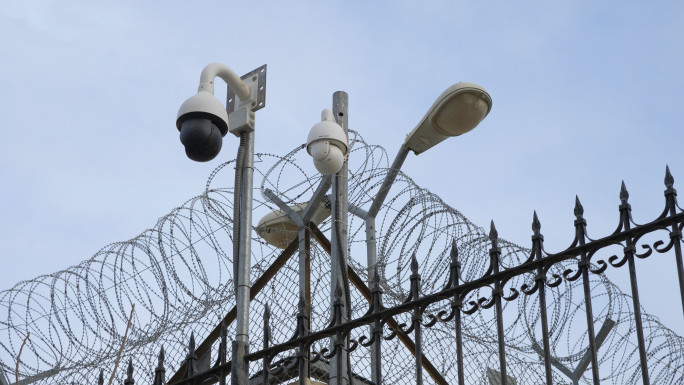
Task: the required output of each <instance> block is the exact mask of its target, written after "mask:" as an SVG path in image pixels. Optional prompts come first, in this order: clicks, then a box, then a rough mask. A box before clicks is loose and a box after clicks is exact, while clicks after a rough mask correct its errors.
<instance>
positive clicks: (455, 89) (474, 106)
mask: <svg viewBox="0 0 684 385" xmlns="http://www.w3.org/2000/svg"><path fill="white" fill-rule="evenodd" d="M491 109H492V98H491V97H490V96H489V94H488V93H487V91H485V89H484V88H482V87H480V86H478V85H477V84H473V83H456V84H454V85H453V86H451V87H449V88H447V90H446V91H444V92H442V94H441V95H439V97H438V98H437V100H436V101H435V103H434V104H433V105H432V107H430V109H429V110H428V112H427V114H425V116H424V117H423V120H421V121H420V123H418V126H416V128H414V129H413V131H411V133H410V134H408V135H407V137H406V141H405V142H404V146H406V147H407V148H408V149H410V150H413V152H415V153H416V154H420V153H421V152H424V151H426V150H428V149H429V148H431V147H433V146H434V145H436V144H437V143H439V142H441V141H443V140H444V139H446V138H448V137H450V136H458V135H462V134H465V133H466V132H468V131H470V130H472V129H473V128H475V127H476V126H477V125H478V124H479V123H480V122H481V121H482V119H484V118H485V116H487V114H488V113H489V111H490V110H491Z"/></svg>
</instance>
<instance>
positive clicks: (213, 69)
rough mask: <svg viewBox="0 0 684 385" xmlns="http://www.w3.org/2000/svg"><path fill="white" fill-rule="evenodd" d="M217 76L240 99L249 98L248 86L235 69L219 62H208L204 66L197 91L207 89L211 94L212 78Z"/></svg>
mask: <svg viewBox="0 0 684 385" xmlns="http://www.w3.org/2000/svg"><path fill="white" fill-rule="evenodd" d="M217 76H218V77H220V78H221V79H223V80H224V81H225V82H226V84H228V87H230V89H231V90H233V92H235V95H236V96H237V97H238V98H240V100H247V99H249V94H250V90H249V87H247V85H246V84H245V82H243V81H242V79H240V77H239V76H238V75H237V74H236V73H235V71H233V70H232V69H230V67H228V66H227V65H225V64H221V63H210V64H208V65H207V66H206V67H204V69H203V70H202V74H201V75H200V85H199V87H198V89H197V91H209V92H211V93H212V94H213V93H214V79H215V78H216V77H217Z"/></svg>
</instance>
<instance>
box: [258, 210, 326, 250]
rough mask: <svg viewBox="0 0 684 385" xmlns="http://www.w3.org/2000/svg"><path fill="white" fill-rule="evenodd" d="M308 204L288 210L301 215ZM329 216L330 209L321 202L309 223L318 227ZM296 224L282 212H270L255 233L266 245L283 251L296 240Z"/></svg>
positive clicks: (262, 219) (260, 222)
mask: <svg viewBox="0 0 684 385" xmlns="http://www.w3.org/2000/svg"><path fill="white" fill-rule="evenodd" d="M307 204H308V203H302V204H298V205H295V206H291V207H290V208H291V209H292V210H293V211H294V212H295V213H297V215H301V214H302V213H303V212H304V209H306V205H307ZM329 216H330V208H329V207H326V205H325V204H324V203H323V202H321V203H320V204H319V206H318V207H317V208H316V211H314V213H313V215H312V216H311V222H313V223H314V224H315V225H316V226H318V225H320V224H321V223H322V222H323V221H324V220H325V219H326V218H328V217H329ZM297 230H298V226H297V224H296V223H295V222H294V221H293V220H292V219H290V217H288V216H287V214H286V213H285V212H284V211H282V210H276V211H271V212H270V213H268V214H266V215H264V217H263V218H261V220H260V221H259V224H258V225H257V227H256V232H257V234H259V236H260V237H261V238H262V239H263V240H264V241H266V243H268V244H270V245H273V246H275V247H277V248H279V249H285V248H287V246H288V245H289V244H290V243H292V241H293V240H294V239H295V238H297Z"/></svg>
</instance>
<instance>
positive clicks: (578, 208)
mask: <svg viewBox="0 0 684 385" xmlns="http://www.w3.org/2000/svg"><path fill="white" fill-rule="evenodd" d="M582 215H584V207H582V203H580V200H579V197H578V196H577V195H575V217H577V219H580V218H582Z"/></svg>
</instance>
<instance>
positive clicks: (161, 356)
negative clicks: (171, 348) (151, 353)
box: [157, 345, 164, 368]
mask: <svg viewBox="0 0 684 385" xmlns="http://www.w3.org/2000/svg"><path fill="white" fill-rule="evenodd" d="M157 367H159V368H163V367H164V346H163V345H162V347H161V349H159V356H158V357H157Z"/></svg>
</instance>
